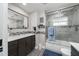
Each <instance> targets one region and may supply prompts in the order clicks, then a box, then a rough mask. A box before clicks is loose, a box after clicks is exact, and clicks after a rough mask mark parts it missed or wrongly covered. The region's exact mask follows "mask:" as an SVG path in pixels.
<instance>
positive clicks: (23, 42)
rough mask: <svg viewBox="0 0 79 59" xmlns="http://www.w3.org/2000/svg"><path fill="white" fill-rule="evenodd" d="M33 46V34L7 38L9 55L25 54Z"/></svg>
mask: <svg viewBox="0 0 79 59" xmlns="http://www.w3.org/2000/svg"><path fill="white" fill-rule="evenodd" d="M34 47H35V35H34V34H25V35H16V36H12V37H10V38H9V39H8V55H9V56H26V55H28V54H29V53H30V52H31V51H32V50H33V49H34Z"/></svg>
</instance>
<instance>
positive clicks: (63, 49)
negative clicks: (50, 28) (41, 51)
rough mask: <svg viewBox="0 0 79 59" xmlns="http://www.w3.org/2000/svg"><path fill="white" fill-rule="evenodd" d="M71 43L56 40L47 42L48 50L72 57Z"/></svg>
mask: <svg viewBox="0 0 79 59" xmlns="http://www.w3.org/2000/svg"><path fill="white" fill-rule="evenodd" d="M70 46H71V45H70V43H69V42H67V41H61V40H55V41H47V42H46V49H49V50H51V51H55V52H58V53H62V55H63V56H70V55H71V47H70Z"/></svg>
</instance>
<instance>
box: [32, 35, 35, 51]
mask: <svg viewBox="0 0 79 59" xmlns="http://www.w3.org/2000/svg"><path fill="white" fill-rule="evenodd" d="M31 44H32V45H31V49H32V50H33V49H34V47H35V35H33V36H31Z"/></svg>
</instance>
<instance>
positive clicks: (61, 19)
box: [53, 17, 68, 26]
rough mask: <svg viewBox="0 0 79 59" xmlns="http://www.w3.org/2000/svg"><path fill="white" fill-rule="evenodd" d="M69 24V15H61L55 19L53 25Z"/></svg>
mask: <svg viewBox="0 0 79 59" xmlns="http://www.w3.org/2000/svg"><path fill="white" fill-rule="evenodd" d="M66 25H68V17H59V18H55V19H54V20H53V26H66Z"/></svg>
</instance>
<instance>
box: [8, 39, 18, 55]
mask: <svg viewBox="0 0 79 59" xmlns="http://www.w3.org/2000/svg"><path fill="white" fill-rule="evenodd" d="M17 47H18V46H17V40H15V41H12V42H8V55H9V56H17V55H18V49H17Z"/></svg>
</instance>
